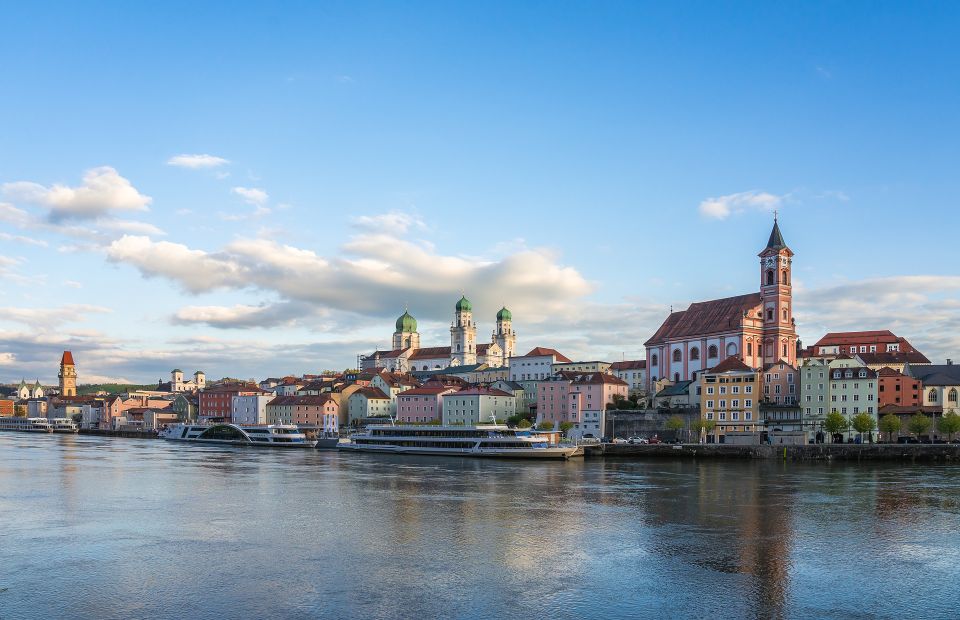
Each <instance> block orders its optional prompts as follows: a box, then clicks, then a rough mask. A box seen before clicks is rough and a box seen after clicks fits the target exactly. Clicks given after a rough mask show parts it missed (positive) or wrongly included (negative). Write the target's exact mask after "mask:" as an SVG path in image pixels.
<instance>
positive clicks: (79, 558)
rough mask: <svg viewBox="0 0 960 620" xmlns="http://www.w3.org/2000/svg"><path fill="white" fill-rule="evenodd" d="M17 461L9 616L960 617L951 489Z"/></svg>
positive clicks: (87, 441)
mask: <svg viewBox="0 0 960 620" xmlns="http://www.w3.org/2000/svg"><path fill="white" fill-rule="evenodd" d="M0 455H2V457H3V458H2V460H0V520H2V523H4V524H5V525H6V528H5V529H4V531H3V532H2V533H0V537H2V539H0V562H2V565H3V566H5V567H6V568H7V571H6V573H5V575H4V577H3V579H4V582H3V583H2V584H0V588H4V587H6V588H7V590H6V591H4V592H0V615H4V616H6V615H9V616H10V617H64V616H71V617H117V618H125V617H131V616H138V617H169V618H178V617H186V616H189V617H199V618H204V617H209V618H220V617H248V616H251V615H253V616H263V617H275V616H284V617H297V616H302V617H316V616H326V617H361V616H362V617H409V616H423V617H463V618H487V617H496V618H511V617H531V616H532V617H541V616H551V617H556V618H582V617H593V616H596V615H603V616H604V617H608V618H618V617H620V618H627V617H637V616H652V615H658V616H665V617H684V616H693V617H704V616H721V617H764V618H766V617H769V618H778V617H848V616H849V615H855V614H863V615H867V616H901V617H902V616H912V615H917V614H919V613H921V611H922V613H923V614H924V615H926V616H927V617H952V616H953V614H952V610H953V607H952V605H953V602H952V598H951V596H950V595H949V594H948V591H947V590H946V589H944V588H942V587H940V585H938V584H943V583H944V582H945V580H947V581H948V580H949V579H952V575H953V570H954V569H953V567H954V566H956V564H957V562H960V552H958V544H960V543H958V541H957V540H956V538H955V535H954V532H955V531H956V528H957V526H958V525H960V514H958V508H957V506H956V499H955V498H956V497H957V490H958V488H960V480H958V476H957V475H956V474H955V473H954V472H953V470H952V469H950V468H941V469H937V468H930V467H927V468H919V467H900V466H892V467H877V466H871V467H860V466H835V465H834V466H831V465H815V466H811V465H797V464H784V463H775V462H773V463H772V462H747V461H744V462H692V461H649V462H631V461H612V460H611V461H592V460H587V461H573V462H567V463H560V462H557V463H550V462H544V463H515V462H497V461H481V460H456V459H444V458H434V459H431V458H406V457H398V456H382V455H362V454H346V455H340V454H337V453H331V452H315V451H289V452H288V451H270V450H264V451H258V450H250V449H247V450H243V449H232V448H221V447H211V446H199V445H182V444H170V443H163V442H157V441H137V440H125V441H124V440H107V439H102V438H89V437H43V438H35V437H27V436H14V435H12V434H10V435H0ZM892 575H896V580H897V584H898V585H897V588H896V591H909V592H911V593H913V594H914V595H915V596H913V597H909V598H904V597H899V599H898V597H896V596H893V597H891V596H890V595H889V592H890V590H889V588H887V587H886V584H887V583H889V582H890V580H891V576H892ZM77 584H83V586H82V587H81V588H77V587H76V586H77ZM211 584H215V586H216V587H214V588H211ZM837 584H843V587H837ZM64 591H69V592H71V593H72V594H71V596H69V597H64V596H62V592H64ZM174 593H175V595H174ZM918 601H922V603H920V602H918ZM600 612H602V614H601V613H600Z"/></svg>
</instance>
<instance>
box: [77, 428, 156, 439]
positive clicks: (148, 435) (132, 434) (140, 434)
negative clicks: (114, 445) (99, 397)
mask: <svg viewBox="0 0 960 620" xmlns="http://www.w3.org/2000/svg"><path fill="white" fill-rule="evenodd" d="M79 434H81V435H96V436H97V437H124V438H126V439H158V437H157V431H109V430H106V429H97V428H81V429H80V431H79Z"/></svg>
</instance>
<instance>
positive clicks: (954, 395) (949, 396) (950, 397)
mask: <svg viewBox="0 0 960 620" xmlns="http://www.w3.org/2000/svg"><path fill="white" fill-rule="evenodd" d="M947 401H949V402H951V403H955V402H957V388H953V389H952V390H950V393H949V394H947Z"/></svg>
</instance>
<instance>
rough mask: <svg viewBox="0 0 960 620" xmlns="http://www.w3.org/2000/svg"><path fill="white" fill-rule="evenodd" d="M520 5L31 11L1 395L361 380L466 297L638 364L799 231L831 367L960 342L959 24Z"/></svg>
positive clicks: (933, 18) (8, 201)
mask: <svg viewBox="0 0 960 620" xmlns="http://www.w3.org/2000/svg"><path fill="white" fill-rule="evenodd" d="M500 10H501V11H502V13H498V15H500V17H495V16H494V15H493V14H491V13H488V12H484V11H482V10H479V9H478V10H477V11H476V12H475V13H471V14H470V16H469V19H467V18H466V17H465V16H464V13H463V9H461V8H458V9H457V10H447V9H443V8H440V7H433V8H431V9H429V10H427V9H424V8H422V7H420V8H416V7H415V8H412V9H411V10H409V11H406V10H401V9H399V8H391V7H380V8H379V9H378V11H375V12H373V14H374V16H373V17H371V12H370V11H369V10H364V9H363V8H353V7H340V8H337V9H329V8H328V9H327V10H319V9H311V8H309V7H308V8H304V10H303V12H302V13H300V14H298V15H297V16H296V17H293V16H292V15H286V14H274V13H272V12H271V11H270V9H268V8H264V7H254V6H247V5H243V6H238V7H232V8H231V15H232V18H231V19H232V20H233V21H232V23H233V24H234V27H233V28H230V29H223V28H222V27H220V26H221V24H220V21H219V20H221V19H222V16H223V11H222V10H221V7H218V6H217V5H207V6H204V7H199V8H197V10H196V12H195V14H194V16H193V21H191V22H190V23H189V24H183V23H182V20H180V19H179V15H178V11H177V10H176V9H175V8H172V7H163V8H159V9H157V10H156V11H150V12H147V11H144V10H141V9H137V8H129V9H127V10H125V12H123V13H122V14H121V13H119V12H113V11H112V10H111V9H109V8H106V7H99V8H98V7H85V8H83V9H81V8H79V7H73V6H70V5H68V4H64V5H61V6H60V7H59V8H58V10H56V11H52V12H51V14H52V15H53V16H52V17H51V16H50V15H48V14H46V13H44V14H43V15H41V13H40V11H41V9H39V8H37V7H32V6H22V7H14V8H11V9H10V11H11V13H12V14H11V15H10V19H9V20H7V23H10V24H12V23H22V24H31V25H32V26H31V27H30V28H22V29H10V28H8V29H7V30H5V31H4V37H2V38H0V56H2V57H4V58H6V59H8V60H9V62H8V63H7V64H8V66H9V71H8V73H7V82H8V85H9V87H10V92H11V93H14V95H16V94H17V93H29V94H30V96H29V97H27V96H22V97H21V96H11V97H8V98H5V99H4V100H3V101H0V112H2V113H3V116H4V118H8V119H19V120H18V122H17V123H8V126H7V127H5V132H4V137H5V147H6V148H4V149H3V150H2V151H0V281H2V282H3V286H4V291H5V299H4V301H3V302H2V303H0V381H2V382H4V383H11V382H19V381H20V379H21V378H24V377H25V378H29V379H34V378H40V379H41V380H42V381H44V382H46V383H49V382H51V381H52V379H53V378H54V377H55V374H56V364H55V362H56V360H57V359H58V356H59V355H60V353H61V352H62V351H63V350H72V351H73V352H74V353H75V354H76V355H77V357H78V365H79V367H80V369H81V373H83V374H85V375H86V377H88V378H89V379H90V380H93V381H110V380H116V381H123V382H127V381H129V382H134V383H149V382H153V381H157V380H158V379H165V378H166V377H167V375H168V373H169V371H170V370H171V369H172V368H174V367H184V366H187V367H190V368H203V369H204V370H205V371H206V372H207V373H209V374H210V376H225V375H229V376H240V377H254V376H264V375H266V374H277V373H291V374H302V373H309V372H316V371H319V370H321V369H325V368H331V369H336V368H344V367H349V366H353V365H355V364H356V356H357V355H358V354H365V353H368V352H369V351H372V350H376V349H382V348H384V347H386V346H388V345H389V340H388V334H389V328H390V326H391V324H392V322H393V320H394V319H395V318H396V317H397V316H398V315H399V314H400V313H402V312H403V310H404V308H407V307H408V308H409V309H410V311H411V313H412V314H414V315H415V316H416V318H417V319H418V321H419V322H420V327H421V329H420V331H421V333H422V337H423V342H424V343H425V344H426V343H436V344H445V343H446V342H447V339H448V330H449V323H450V320H451V317H452V311H453V304H454V303H455V302H456V300H457V299H458V298H459V297H460V295H461V294H463V293H465V294H466V295H467V296H468V297H469V298H470V299H471V301H472V302H473V303H474V306H475V316H476V319H477V321H478V322H479V323H480V324H481V327H482V329H483V330H488V329H489V328H492V324H493V320H494V315H495V313H496V312H497V310H498V309H499V308H500V307H501V306H503V305H506V306H507V307H509V308H510V309H511V310H512V311H513V313H514V315H515V321H514V328H515V329H516V331H517V334H518V338H517V347H518V350H529V349H530V348H533V347H536V346H549V347H553V348H556V349H558V350H560V351H562V352H563V353H564V354H565V355H567V356H570V357H572V358H575V359H607V360H610V361H616V360H619V359H621V358H626V359H637V358H642V357H643V355H644V347H643V343H644V341H645V340H646V339H647V338H649V337H650V336H651V335H652V334H653V333H654V331H655V330H656V329H657V326H658V325H660V324H661V322H662V321H663V320H664V318H665V317H666V316H667V315H668V313H669V311H670V308H671V306H672V307H674V308H676V309H683V308H685V307H686V306H687V305H689V304H690V303H693V302H698V301H702V300H707V299H716V298H722V297H726V296H731V295H737V294H740V293H743V292H748V291H753V290H755V288H756V283H757V270H756V264H755V262H754V261H755V260H756V256H755V255H756V253H757V252H758V251H760V250H761V249H762V248H763V244H764V241H765V240H766V236H767V234H768V232H769V226H770V224H771V222H772V219H773V211H774V210H776V211H778V212H779V217H780V222H781V226H782V227H783V229H784V234H785V235H786V237H787V240H788V242H789V243H790V245H791V247H792V248H793V249H794V251H795V252H796V253H797V256H796V264H795V265H796V266H795V271H794V279H793V285H794V295H795V299H796V312H795V318H796V320H797V332H798V334H799V336H800V338H801V339H802V340H803V342H804V344H811V343H812V342H815V341H816V340H817V339H818V338H820V337H821V336H823V335H824V334H825V333H827V332H830V331H852V330H871V329H890V330H892V331H894V332H896V333H897V334H902V335H903V336H905V337H907V338H909V339H910V341H911V342H912V343H913V344H915V345H916V346H917V347H918V348H920V349H921V350H923V351H924V352H925V353H926V354H927V355H928V356H929V357H930V359H931V360H933V361H934V362H942V361H943V359H944V358H946V357H950V356H951V355H952V353H953V352H955V351H957V350H960V335H958V334H960V329H958V327H960V318H958V315H957V311H958V309H960V276H958V275H956V268H955V263H956V261H955V259H954V257H953V256H952V252H951V248H952V244H951V241H952V239H953V236H954V235H953V232H952V231H953V230H955V229H956V227H957V225H958V224H960V215H958V213H957V210H956V209H953V208H952V201H951V199H950V198H951V197H952V196H954V195H956V192H957V189H958V187H957V185H958V181H957V180H956V179H955V175H954V174H953V171H952V169H951V162H952V161H954V159H955V153H954V150H955V147H954V146H953V145H955V144H956V143H957V142H958V141H957V137H958V134H960V120H958V119H957V118H956V115H955V114H954V113H953V110H954V109H955V107H956V106H955V104H956V102H957V101H958V99H960V81H958V80H954V79H951V76H953V75H954V73H955V67H956V66H958V65H960V63H957V62H956V61H957V52H956V50H955V49H954V46H953V45H952V31H951V28H950V26H949V25H950V24H951V23H954V22H955V20H954V19H951V18H954V17H956V15H955V13H956V9H955V8H954V7H947V6H944V7H939V8H935V9H934V8H931V9H930V10H928V11H923V12H915V11H911V10H910V8H909V7H905V6H904V7H895V6H894V7H881V8H876V7H873V8H871V9H870V10H864V9H862V8H857V7H849V8H847V9H845V10H843V11H839V12H837V13H834V14H832V16H831V20H829V22H826V21H824V20H822V19H821V18H820V17H818V14H817V11H815V10H813V9H810V8H805V7H778V8H777V9H775V10H771V11H760V10H753V9H749V8H744V9H743V10H741V11H739V12H736V11H735V12H725V11H721V10H720V9H717V8H711V7H709V6H705V7H702V8H701V10H699V11H697V12H693V13H690V12H685V11H682V10H680V9H678V8H676V7H655V6H646V7H644V6H627V7H602V8H597V7H586V6H576V5H571V6H569V7H565V8H564V9H563V10H558V11H557V12H554V13H552V14H551V15H543V14H541V13H540V12H538V11H535V10H533V9H531V8H529V7H520V6H513V5H502V6H501V8H500ZM121 24H122V26H123V27H120V25H121ZM585 25H586V26H589V27H585ZM544 32H546V33H548V34H549V36H546V37H544V38H542V39H541V38H538V33H541V34H542V33H544ZM413 33H416V34H415V35H414V34H413ZM668 33H669V34H668ZM36 40H44V41H50V42H51V44H50V45H49V46H47V47H45V48H44V49H43V50H42V51H37V50H36V43H35V41H36ZM91 40H96V41H100V42H101V45H99V46H91V45H89V41H91ZM811 40H817V41H821V42H822V45H820V46H819V47H818V48H817V49H816V50H815V51H812V50H811V49H810V48H809V46H808V45H807V43H808V42H809V41H811ZM170 41H176V42H177V44H176V45H167V43H168V42H170ZM531 41H540V43H539V44H536V45H534V44H531ZM118 49H136V53H131V54H118V53H116V52H115V50H118ZM161 50H162V51H161ZM438 50H444V53H443V54H439V53H437V52H438ZM224 58H229V59H230V61H229V62H224V61H223V59H224ZM905 65H910V66H912V67H915V70H911V71H902V67H903V66H905ZM144 67H148V68H149V70H148V71H143V68H144ZM666 67H669V68H670V69H669V70H668V69H667V68H666ZM760 84H762V85H763V87H762V88H761V87H760V86H758V85H760ZM121 85H122V86H123V87H122V88H121ZM64 92H67V93H70V96H69V97H63V96H62V94H63V93H64ZM78 102H79V103H78ZM918 246H919V247H918ZM385 334H387V335H385ZM479 336H482V337H483V339H484V340H485V339H486V337H487V336H488V334H487V333H485V332H484V333H480V334H479Z"/></svg>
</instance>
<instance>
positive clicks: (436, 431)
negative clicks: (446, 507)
mask: <svg viewBox="0 0 960 620" xmlns="http://www.w3.org/2000/svg"><path fill="white" fill-rule="evenodd" d="M553 437H554V435H550V434H546V433H540V432H538V431H535V430H531V429H515V428H509V427H507V426H503V425H501V424H481V425H477V426H417V425H396V426H387V425H382V426H369V427H367V430H366V431H363V432H360V433H354V434H353V435H351V436H350V441H349V442H341V443H340V444H338V446H337V448H339V449H340V450H345V451H353V452H380V453H386V454H421V455H438V456H473V457H494V458H511V459H569V458H573V457H578V456H583V448H581V447H580V446H563V445H560V444H558V443H556V442H555V441H554V440H553Z"/></svg>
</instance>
